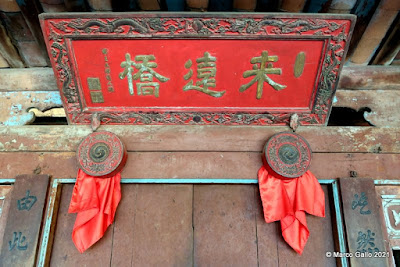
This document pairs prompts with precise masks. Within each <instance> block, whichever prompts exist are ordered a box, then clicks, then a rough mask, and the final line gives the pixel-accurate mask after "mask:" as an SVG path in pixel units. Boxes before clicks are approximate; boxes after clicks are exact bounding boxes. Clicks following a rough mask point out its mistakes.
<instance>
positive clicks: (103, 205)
mask: <svg viewBox="0 0 400 267" xmlns="http://www.w3.org/2000/svg"><path fill="white" fill-rule="evenodd" d="M120 181H121V174H120V173H117V174H116V175H114V176H111V177H109V178H97V177H94V176H90V175H87V174H86V173H84V172H83V171H82V170H79V171H78V177H77V179H76V183H75V186H74V190H73V192H72V197H71V202H70V205H69V210H68V212H69V213H78V214H77V216H76V220H75V225H74V229H73V230H72V240H73V242H74V244H75V246H76V248H77V249H78V250H79V252H80V253H83V252H84V251H85V250H86V249H88V248H89V247H90V246H92V245H93V244H94V243H96V242H97V241H98V240H99V239H100V238H101V237H103V235H104V233H105V231H106V230H107V227H108V226H109V225H110V224H112V222H113V221H114V216H115V211H116V210H117V207H118V204H119V201H120V200H121V185H120Z"/></svg>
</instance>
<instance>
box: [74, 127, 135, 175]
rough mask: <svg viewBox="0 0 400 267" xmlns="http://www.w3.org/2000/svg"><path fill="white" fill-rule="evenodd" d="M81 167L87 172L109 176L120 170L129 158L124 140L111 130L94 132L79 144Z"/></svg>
mask: <svg viewBox="0 0 400 267" xmlns="http://www.w3.org/2000/svg"><path fill="white" fill-rule="evenodd" d="M77 158H78V164H79V167H80V168H81V169H82V171H84V172H85V173H86V174H89V175H92V176H98V177H109V176H112V175H115V174H116V173H118V172H120V171H121V170H122V168H123V167H124V165H125V163H126V159H127V152H126V149H125V146H124V144H123V143H122V141H121V140H120V139H119V138H118V136H116V135H115V134H113V133H110V132H94V133H92V134H90V135H88V136H87V137H86V138H85V139H84V140H83V141H82V142H81V144H80V145H79V147H78V151H77Z"/></svg>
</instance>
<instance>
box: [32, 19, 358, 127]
mask: <svg viewBox="0 0 400 267" xmlns="http://www.w3.org/2000/svg"><path fill="white" fill-rule="evenodd" d="M40 21H41V26H42V29H43V33H44V35H45V40H46V45H47V49H48V53H49V55H50V60H51V63H52V66H53V69H54V72H55V76H56V78H57V83H58V87H59V89H60V92H61V98H62V100H63V103H64V107H65V110H66V113H67V118H68V121H69V123H72V124H90V123H91V121H92V116H93V115H94V113H97V115H96V116H98V117H99V118H100V121H101V123H102V124H200V125H213V124H217V125H221V124H222V125H285V124H288V123H289V121H290V117H291V116H292V115H293V114H294V113H297V114H298V117H299V118H298V122H299V124H300V125H326V123H327V120H328V118H329V114H330V111H331V106H332V101H333V96H334V94H335V91H336V87H337V84H338V78H339V74H340V71H341V68H342V66H343V60H344V58H345V56H346V53H347V50H348V46H349V43H350V36H351V33H352V31H353V28H354V24H355V16H354V15H335V14H323V15H318V14H263V13H258V14H243V13H242V14H240V13H218V14H216V13H147V14H146V13H71V14H68V13H60V14H41V15H40ZM171 21H174V23H171ZM221 22H223V23H221ZM104 37H106V38H110V39H118V38H120V39H132V38H149V37H150V38H152V37H153V38H168V39H172V38H216V39H217V38H220V39H221V38H222V39H224V38H225V39H229V38H239V39H245V38H252V39H267V38H277V37H278V38H279V39H291V40H293V39H296V38H297V39H300V38H310V39H317V40H325V41H326V42H327V44H326V45H325V47H326V48H325V52H324V56H323V60H322V62H321V63H322V64H323V65H322V69H321V71H320V73H319V74H318V75H319V77H318V80H317V84H318V86H317V87H318V88H317V90H316V92H314V94H315V97H314V99H315V100H314V105H313V107H312V109H311V112H305V113H298V111H296V110H293V111H290V112H282V111H281V112H279V111H273V112H262V113H260V112H259V113H257V112H236V113H235V112H186V111H185V112H171V111H168V110H163V111H160V112H157V113H155V112H142V111H141V112H138V111H135V110H129V109H126V110H125V111H120V112H115V111H113V110H110V111H106V110H104V111H101V112H93V111H90V110H87V109H85V108H84V107H83V105H82V101H81V99H82V97H83V96H82V90H81V89H80V88H78V85H77V84H78V83H77V82H76V80H75V78H74V77H75V76H76V74H75V69H74V66H71V65H72V63H71V62H73V60H71V55H70V53H71V52H70V51H69V49H68V45H67V42H66V40H67V39H78V38H82V39H83V38H86V39H87V38H92V39H96V38H104Z"/></svg>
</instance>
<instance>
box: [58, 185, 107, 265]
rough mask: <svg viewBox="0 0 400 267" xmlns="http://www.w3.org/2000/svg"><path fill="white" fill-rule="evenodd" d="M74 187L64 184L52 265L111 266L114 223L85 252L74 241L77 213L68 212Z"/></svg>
mask: <svg viewBox="0 0 400 267" xmlns="http://www.w3.org/2000/svg"><path fill="white" fill-rule="evenodd" d="M73 187H74V185H63V186H62V194H61V202H60V209H59V212H58V218H57V226H56V230H55V237H54V243H53V249H52V253H51V260H50V266H57V267H58V266H101V267H102V266H110V262H111V248H112V233H113V228H114V225H111V226H110V227H108V229H107V231H106V232H105V234H104V236H103V238H102V239H100V240H99V241H98V242H97V243H96V244H95V245H93V246H92V247H90V248H89V249H88V250H86V251H85V253H82V254H81V253H79V251H78V250H77V249H76V247H75V245H74V243H73V242H72V237H71V236H72V229H73V227H74V223H75V218H76V214H68V207H69V202H70V200H71V195H72V189H73ZM56 216H57V215H56Z"/></svg>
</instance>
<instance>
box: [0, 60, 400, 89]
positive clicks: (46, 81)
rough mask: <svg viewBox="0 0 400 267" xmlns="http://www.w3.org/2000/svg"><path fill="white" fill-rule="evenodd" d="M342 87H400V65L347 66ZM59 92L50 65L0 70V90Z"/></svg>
mask: <svg viewBox="0 0 400 267" xmlns="http://www.w3.org/2000/svg"><path fill="white" fill-rule="evenodd" d="M338 88H339V90H340V89H347V90H351V89H362V90H374V89H379V90H399V89H400V68H398V67H395V66H362V67H356V66H345V67H343V69H342V72H341V74H340V79H339V86H338ZM15 90H32V91H35V90H38V91H46V90H51V91H58V89H57V83H56V80H55V77H54V73H53V70H52V69H51V68H29V69H23V68H20V69H1V70H0V91H15Z"/></svg>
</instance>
